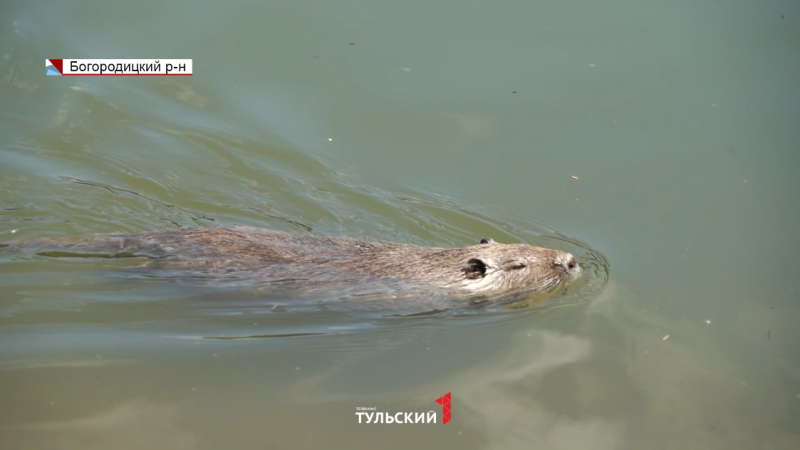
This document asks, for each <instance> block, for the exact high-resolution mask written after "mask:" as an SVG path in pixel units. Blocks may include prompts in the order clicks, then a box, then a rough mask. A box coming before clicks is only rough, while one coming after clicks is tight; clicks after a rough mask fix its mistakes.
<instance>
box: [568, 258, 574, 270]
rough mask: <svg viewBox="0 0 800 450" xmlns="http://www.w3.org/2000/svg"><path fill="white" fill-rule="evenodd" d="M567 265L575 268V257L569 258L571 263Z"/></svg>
mask: <svg viewBox="0 0 800 450" xmlns="http://www.w3.org/2000/svg"><path fill="white" fill-rule="evenodd" d="M567 267H569V268H570V269H574V268H575V258H572V259H570V260H569V263H567Z"/></svg>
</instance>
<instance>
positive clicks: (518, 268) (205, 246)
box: [31, 226, 580, 296]
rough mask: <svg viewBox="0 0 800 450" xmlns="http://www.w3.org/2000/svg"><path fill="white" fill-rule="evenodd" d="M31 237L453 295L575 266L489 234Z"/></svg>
mask: <svg viewBox="0 0 800 450" xmlns="http://www.w3.org/2000/svg"><path fill="white" fill-rule="evenodd" d="M31 244H38V247H39V248H41V247H50V248H53V249H55V250H53V251H52V252H50V253H47V252H40V254H45V255H48V254H49V255H54V256H58V255H57V254H60V255H62V256H68V255H77V254H82V255H86V254H89V255H94V256H104V257H109V256H115V257H123V256H130V257H136V256H139V257H149V258H154V259H158V260H160V261H164V262H165V263H167V264H168V265H169V266H170V267H175V266H180V267H184V268H186V266H188V267H189V268H191V269H194V270H196V271H197V270H199V271H200V272H201V273H203V274H205V275H209V274H211V275H213V276H227V275H228V274H233V277H234V278H242V277H244V278H247V279H248V280H252V279H253V278H255V279H257V280H261V281H271V282H284V283H285V282H290V283H295V284H297V283H300V284H304V285H309V284H315V285H316V286H317V287H316V289H315V290H317V291H321V292H327V291H329V290H330V288H334V286H335V285H337V284H338V285H345V284H367V283H372V284H373V285H381V286H383V287H385V288H386V290H387V291H389V292H393V291H397V290H399V289H401V288H403V287H406V288H407V287H408V286H411V285H413V286H415V287H416V288H420V289H423V290H425V289H428V290H429V289H434V290H436V289H438V290H442V291H445V292H450V293H453V294H455V295H458V294H462V295H466V296H474V295H477V294H480V295H495V294H500V295H504V294H509V293H519V292H534V291H541V290H549V289H551V288H556V287H559V286H561V285H564V284H565V283H567V282H569V281H571V280H572V279H574V278H575V277H577V276H578V274H579V273H580V266H579V265H578V264H577V263H576V262H575V258H574V257H573V256H572V255H571V254H569V253H565V252H561V251H558V250H550V249H545V248H540V247H534V246H532V245H528V244H499V243H496V242H494V240H492V239H490V238H485V239H482V240H481V241H480V244H479V245H474V246H470V247H461V248H432V247H420V246H416V245H409V244H398V243H391V242H380V241H362V240H356V239H350V238H335V237H324V236H315V235H312V234H293V233H286V232H282V231H273V230H265V229H259V228H251V227H241V226H236V227H228V228H179V229H171V230H164V231H156V232H152V233H144V234H137V235H105V236H98V237H94V238H89V239H83V240H72V241H51V240H38V241H33V242H31Z"/></svg>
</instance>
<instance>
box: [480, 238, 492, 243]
mask: <svg viewBox="0 0 800 450" xmlns="http://www.w3.org/2000/svg"><path fill="white" fill-rule="evenodd" d="M481 244H494V239H492V238H483V239H481Z"/></svg>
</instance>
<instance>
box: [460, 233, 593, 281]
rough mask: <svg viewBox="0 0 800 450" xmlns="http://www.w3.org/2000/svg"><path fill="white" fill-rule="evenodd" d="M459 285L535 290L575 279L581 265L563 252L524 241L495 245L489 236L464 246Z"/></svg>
mask: <svg viewBox="0 0 800 450" xmlns="http://www.w3.org/2000/svg"><path fill="white" fill-rule="evenodd" d="M468 248H469V249H470V250H473V251H472V252H470V259H469V260H468V261H467V263H466V265H465V266H464V268H463V269H462V272H463V273H464V279H463V281H462V284H461V287H462V288H463V289H468V290H472V291H483V292H492V291H493V292H511V291H524V290H531V291H539V290H547V289H551V288H555V287H558V286H561V285H563V284H565V283H567V282H569V281H572V280H573V279H575V278H577V277H578V275H579V274H580V272H581V267H580V266H579V265H578V263H577V262H576V261H575V258H574V257H573V256H572V255H571V254H569V253H566V252H562V251H558V250H551V249H546V248H540V247H534V246H532V245H528V244H498V243H495V242H494V240H493V239H491V238H484V239H481V244H480V245H476V246H473V247H468Z"/></svg>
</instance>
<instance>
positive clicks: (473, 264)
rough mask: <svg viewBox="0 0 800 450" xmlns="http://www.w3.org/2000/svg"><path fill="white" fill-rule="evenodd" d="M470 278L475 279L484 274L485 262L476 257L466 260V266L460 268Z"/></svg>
mask: <svg viewBox="0 0 800 450" xmlns="http://www.w3.org/2000/svg"><path fill="white" fill-rule="evenodd" d="M461 270H462V271H463V272H464V275H466V277H467V278H469V279H470V280H475V279H478V278H481V277H483V276H484V275H486V264H485V263H484V262H483V261H481V260H480V259H478V258H472V259H470V260H469V261H467V266H466V267H464V268H463V269H461Z"/></svg>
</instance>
